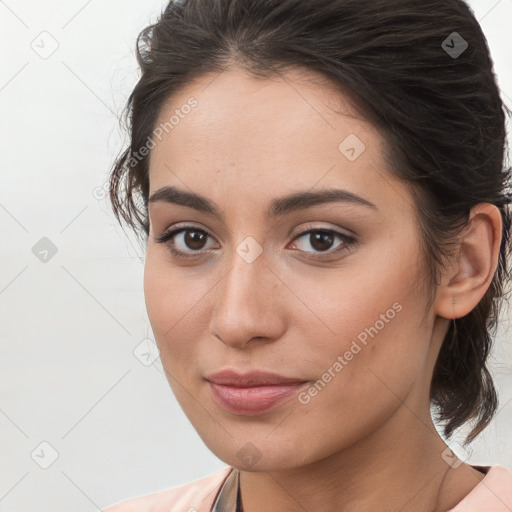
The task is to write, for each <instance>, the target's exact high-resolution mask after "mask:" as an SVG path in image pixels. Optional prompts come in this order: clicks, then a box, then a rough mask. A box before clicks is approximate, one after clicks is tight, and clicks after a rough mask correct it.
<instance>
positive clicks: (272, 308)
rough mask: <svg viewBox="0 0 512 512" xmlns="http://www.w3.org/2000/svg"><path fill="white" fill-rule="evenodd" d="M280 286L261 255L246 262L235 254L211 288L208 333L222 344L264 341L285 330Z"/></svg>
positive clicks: (231, 344)
mask: <svg viewBox="0 0 512 512" xmlns="http://www.w3.org/2000/svg"><path fill="white" fill-rule="evenodd" d="M283 288H284V285H283V284H282V282H281V281H280V280H279V278H278V276H277V275H276V274H275V272H274V271H272V270H271V269H270V268H269V267H268V265H267V263H266V261H265V258H264V255H263V254H261V255H260V256H259V257H258V258H257V259H256V260H254V261H253V262H251V263H248V262H247V261H245V260H244V259H243V258H241V257H240V256H239V255H238V254H236V253H235V255H234V257H233V258H232V264H231V269H230V270H229V271H228V272H227V274H225V276H224V277H223V279H222V280H221V281H220V282H219V283H218V284H217V286H216V287H215V289H214V295H213V300H214V306H213V310H212V316H211V321H210V326H209V327H210V332H211V333H212V334H213V335H214V336H216V337H217V338H218V339H220V340H221V341H222V342H223V343H224V344H225V345H228V346H230V347H233V348H244V347H245V346H246V345H247V344H248V343H249V342H254V340H255V339H259V340H260V341H264V342H268V341H271V340H276V339H278V338H279V337H281V336H282V334H283V332H284V330H285V323H286V319H285V311H284V306H285V301H284V300H283V297H281V295H282V293H283Z"/></svg>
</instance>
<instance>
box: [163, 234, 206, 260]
mask: <svg viewBox="0 0 512 512" xmlns="http://www.w3.org/2000/svg"><path fill="white" fill-rule="evenodd" d="M209 238H211V237H210V235H209V234H208V233H207V232H206V231H204V230H202V229H198V228H195V227H194V226H189V227H181V228H176V229H173V230H171V231H168V232H165V233H164V234H163V235H160V236H159V237H156V238H155V241H156V242H157V243H159V244H164V245H166V246H167V247H168V248H169V251H170V252H171V253H172V254H173V255H174V256H176V257H178V258H191V257H194V256H199V255H201V253H202V252H205V251H207V250H209V249H210V248H207V249H205V245H206V242H207V241H208V239H209ZM194 252H196V253H197V254H194Z"/></svg>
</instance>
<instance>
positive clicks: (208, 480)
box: [103, 466, 232, 512]
mask: <svg viewBox="0 0 512 512" xmlns="http://www.w3.org/2000/svg"><path fill="white" fill-rule="evenodd" d="M231 470H232V468H231V467H230V466H228V467H226V468H224V469H222V470H221V471H218V472H217V473H214V474H212V475H209V476H206V477H204V478H201V479H199V480H194V481H193V482H189V483H187V484H184V485H180V486H176V487H171V488H169V489H166V490H164V491H160V492H156V493H153V494H148V495H145V496H139V497H137V498H131V499H128V500H124V501H121V502H119V503H116V504H114V505H111V506H110V507H108V508H106V509H104V510H103V512H203V511H204V512H208V511H209V510H210V507H211V505H212V503H213V501H214V499H215V496H216V494H217V491H218V490H219V488H220V486H221V484H222V483H223V482H224V480H225V479H226V477H227V476H228V475H229V473H230V472H231Z"/></svg>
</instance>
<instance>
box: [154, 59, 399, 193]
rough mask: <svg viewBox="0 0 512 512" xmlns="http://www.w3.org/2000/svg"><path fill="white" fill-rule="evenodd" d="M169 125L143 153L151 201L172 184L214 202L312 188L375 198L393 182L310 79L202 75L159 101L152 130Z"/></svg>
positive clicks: (357, 128) (342, 100)
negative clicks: (147, 160)
mask: <svg viewBox="0 0 512 512" xmlns="http://www.w3.org/2000/svg"><path fill="white" fill-rule="evenodd" d="M191 104H193V105H194V106H193V107H191V108H190V107H189V106H188V105H191ZM171 118H174V122H173V123H172V129H169V130H168V131H165V130H164V131H163V133H162V135H161V140H158V141H156V142H157V144H156V146H155V147H154V148H153V149H152V150H151V157H150V167H149V168H150V194H151V193H153V192H154V191H155V190H157V189H159V188H161V187H163V186H165V185H169V184H175V185H177V186H180V187H181V188H184V187H183V185H185V188H187V187H188V188H192V189H194V191H196V192H197V193H200V194H202V195H205V196H209V197H212V199H213V200H214V201H215V197H221V196H222V195H223V194H225V193H226V191H227V190H228V189H230V188H231V187H232V190H236V191H237V195H238V196H240V194H242V192H241V189H245V190H248V189H250V190H251V197H253V198H254V197H264V196H265V197H267V196H268V195H269V193H270V192H272V191H277V190H279V191H280V192H283V193H285V192H291V191H294V190H299V189H300V190H304V189H311V188H313V187H315V186H318V187H321V188H323V187H331V186H340V187H344V188H346V189H350V190H352V191H353V192H354V193H355V194H358V195H362V196H365V194H366V196H368V195H370V196H371V195H374V196H377V195H378V193H379V191H381V192H382V187H383V186H385V185H386V183H389V182H390V180H391V181H393V180H394V179H393V178H392V177H391V176H390V174H389V173H388V172H386V170H385V167H386V165H385V162H384V161H383V156H382V149H383V144H384V140H383V138H382V137H381V135H380V134H379V132H378V130H377V128H376V127H375V126H373V125H372V124H371V123H370V122H368V121H366V120H365V119H364V118H363V117H362V115H361V114H360V113H359V112H358V111H357V110H356V109H355V107H354V106H353V103H352V97H350V96H347V95H345V94H344V93H343V92H342V91H341V89H340V88H339V87H337V86H336V84H334V83H333V82H331V81H330V80H328V79H326V78H325V77H323V76H321V75H318V74H314V73H308V74H307V75H305V74H304V73H303V72H300V71H296V72H293V71H290V72H288V73H283V74H281V75H280V76H273V77H271V78H265V79H262V78H260V77H254V76H252V75H250V74H248V73H247V72H245V71H243V70H239V69H233V70H230V71H226V72H223V73H220V74H207V75H204V76H202V77H200V78H199V79H198V80H196V81H195V82H193V83H191V84H188V85H187V86H185V87H183V88H182V89H181V90H180V91H178V92H177V93H176V94H174V95H173V96H172V97H171V98H169V99H168V101H167V102H166V103H165V105H164V107H163V108H162V109H161V112H160V115H159V119H158V122H157V126H164V125H165V123H166V122H167V123H168V122H169V120H170V119H171ZM398 186H399V184H398V183H393V187H395V188H396V187H398ZM401 193H402V195H403V191H401ZM242 195H243V194H242ZM230 197H231V198H233V199H234V197H233V196H230ZM222 202H224V199H223V201H222Z"/></svg>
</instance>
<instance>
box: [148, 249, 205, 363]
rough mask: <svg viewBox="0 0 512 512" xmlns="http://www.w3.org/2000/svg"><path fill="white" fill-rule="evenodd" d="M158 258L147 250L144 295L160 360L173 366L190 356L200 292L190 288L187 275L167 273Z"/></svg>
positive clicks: (196, 330)
mask: <svg viewBox="0 0 512 512" xmlns="http://www.w3.org/2000/svg"><path fill="white" fill-rule="evenodd" d="M161 259H162V258H160V257H157V255H155V254H154V252H152V251H151V250H149V249H148V252H147V256H146V262H145V267H144V297H145V302H146V309H147V313H148V318H149V321H150V323H151V327H152V330H153V333H154V335H155V341H156V343H157V345H158V348H159V350H160V356H161V359H162V363H163V364H164V365H165V366H166V367H167V365H169V367H172V368H175V367H176V366H178V365H180V366H181V363H183V364H188V362H189V360H190V359H191V358H193V357H194V353H193V351H194V348H195V343H194V340H197V339H199V337H200V333H201V330H202V328H203V327H202V325H201V323H200V322H199V319H200V318H201V316H200V314H199V313H198V311H199V309H200V307H201V301H200V299H201V297H202V295H204V293H201V290H195V289H194V285H193V281H192V280H191V279H190V278H187V279H180V275H179V273H178V272H176V271H174V272H171V271H170V267H169V265H168V264H166V263H165V262H162V261H161Z"/></svg>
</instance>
